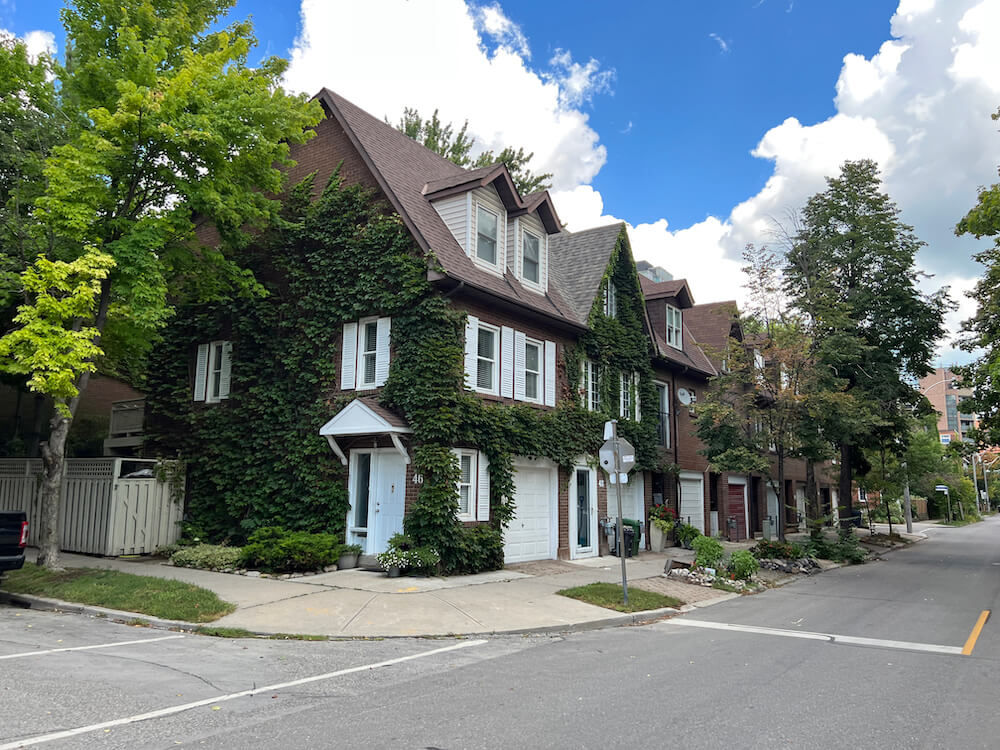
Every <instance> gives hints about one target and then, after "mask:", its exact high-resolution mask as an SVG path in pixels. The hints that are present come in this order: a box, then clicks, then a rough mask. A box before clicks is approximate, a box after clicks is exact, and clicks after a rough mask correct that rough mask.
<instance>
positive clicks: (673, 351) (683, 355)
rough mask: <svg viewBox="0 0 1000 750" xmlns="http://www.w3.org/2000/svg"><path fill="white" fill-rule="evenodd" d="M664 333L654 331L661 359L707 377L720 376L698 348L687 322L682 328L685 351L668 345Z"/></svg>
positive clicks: (682, 342) (685, 314)
mask: <svg viewBox="0 0 1000 750" xmlns="http://www.w3.org/2000/svg"><path fill="white" fill-rule="evenodd" d="M684 316H685V318H686V317H687V311H685V312H684ZM664 333H665V331H657V330H654V331H653V340H654V341H655V343H656V349H657V354H658V355H659V358H660V359H663V360H666V361H667V362H672V363H674V364H677V365H681V366H682V367H688V368H690V369H692V370H694V371H696V372H699V373H701V374H702V375H705V376H706V377H713V376H715V375H717V374H718V371H717V370H716V369H715V365H713V364H712V361H711V360H710V359H709V358H708V356H707V355H706V354H705V352H703V351H702V350H701V347H700V346H698V342H697V341H695V338H694V336H693V335H692V334H691V329H690V328H689V327H688V325H687V322H686V321H685V322H684V323H683V325H682V326H681V344H682V345H683V347H684V348H683V349H677V348H675V347H673V346H671V345H670V344H668V343H667V340H666V338H664Z"/></svg>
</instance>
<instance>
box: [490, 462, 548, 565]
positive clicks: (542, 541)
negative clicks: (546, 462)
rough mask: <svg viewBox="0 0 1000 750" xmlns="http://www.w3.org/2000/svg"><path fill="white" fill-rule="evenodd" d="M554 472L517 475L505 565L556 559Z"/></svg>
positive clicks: (528, 470)
mask: <svg viewBox="0 0 1000 750" xmlns="http://www.w3.org/2000/svg"><path fill="white" fill-rule="evenodd" d="M554 473H555V469H549V468H538V467H518V468H517V471H516V472H515V473H514V493H515V506H516V507H515V511H514V520H512V521H511V522H510V526H508V527H507V531H506V532H505V534H504V536H505V543H504V555H503V556H504V562H508V563H513V562H527V561H528V560H547V559H549V558H552V557H555V554H554V550H555V547H556V545H555V544H553V543H552V535H553V534H554V533H555V526H554V524H553V523H552V509H553V508H554V507H555V497H554V493H555V487H556V482H555V477H554Z"/></svg>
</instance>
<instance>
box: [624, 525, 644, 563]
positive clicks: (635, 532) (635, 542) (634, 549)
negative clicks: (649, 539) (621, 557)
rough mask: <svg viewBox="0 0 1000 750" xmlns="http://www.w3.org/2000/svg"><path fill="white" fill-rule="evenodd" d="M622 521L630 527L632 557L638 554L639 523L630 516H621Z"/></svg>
mask: <svg viewBox="0 0 1000 750" xmlns="http://www.w3.org/2000/svg"><path fill="white" fill-rule="evenodd" d="M622 523H624V524H625V525H626V526H631V527H632V531H633V534H632V557H638V556H639V536H640V535H641V533H642V532H641V531H640V527H641V524H640V523H639V522H638V521H633V520H632V519H631V518H623V519H622Z"/></svg>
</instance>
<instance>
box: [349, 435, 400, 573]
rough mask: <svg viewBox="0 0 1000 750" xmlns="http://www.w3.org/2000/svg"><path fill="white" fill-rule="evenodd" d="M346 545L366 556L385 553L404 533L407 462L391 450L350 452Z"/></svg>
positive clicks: (379, 449)
mask: <svg viewBox="0 0 1000 750" xmlns="http://www.w3.org/2000/svg"><path fill="white" fill-rule="evenodd" d="M350 469H351V473H350V480H349V482H348V492H349V493H350V498H351V508H350V510H349V511H348V514H347V541H348V543H350V544H360V545H361V549H362V550H363V551H364V554H366V555H375V554H378V553H379V552H384V551H385V550H386V548H387V547H388V542H389V537H391V536H392V535H393V534H397V533H399V532H401V531H402V530H403V514H404V511H405V496H406V461H405V460H404V459H403V457H402V456H401V455H400V454H399V452H398V451H396V450H395V449H392V448H387V449H385V448H378V449H372V450H360V451H359V450H354V451H351V463H350Z"/></svg>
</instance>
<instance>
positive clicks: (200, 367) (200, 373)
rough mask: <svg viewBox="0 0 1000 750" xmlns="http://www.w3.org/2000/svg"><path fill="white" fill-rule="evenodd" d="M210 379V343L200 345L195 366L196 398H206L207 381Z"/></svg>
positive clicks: (201, 399) (196, 399) (198, 399)
mask: <svg viewBox="0 0 1000 750" xmlns="http://www.w3.org/2000/svg"><path fill="white" fill-rule="evenodd" d="M207 379H208V344H199V345H198V361H197V364H196V365H195V368H194V400H195V401H204V400H205V381H206V380H207Z"/></svg>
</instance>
